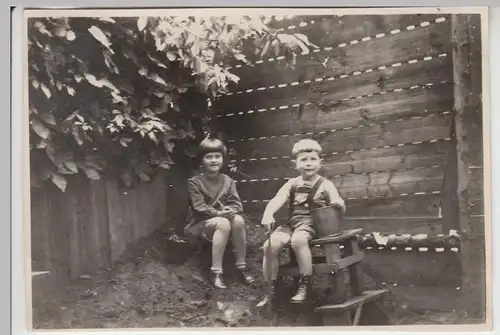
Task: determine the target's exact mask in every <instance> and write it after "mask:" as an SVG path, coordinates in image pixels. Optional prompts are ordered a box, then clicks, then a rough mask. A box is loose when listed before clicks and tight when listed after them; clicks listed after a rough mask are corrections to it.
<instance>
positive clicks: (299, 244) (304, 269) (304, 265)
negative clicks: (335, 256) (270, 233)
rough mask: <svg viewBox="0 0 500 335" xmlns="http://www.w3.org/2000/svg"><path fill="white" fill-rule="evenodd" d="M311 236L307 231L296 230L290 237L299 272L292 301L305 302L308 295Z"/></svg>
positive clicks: (310, 275)
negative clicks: (298, 279) (297, 285)
mask: <svg viewBox="0 0 500 335" xmlns="http://www.w3.org/2000/svg"><path fill="white" fill-rule="evenodd" d="M311 237H312V236H311V234H310V233H309V232H308V231H304V230H297V231H295V232H294V233H293V235H292V238H291V244H292V249H293V252H294V253H295V256H296V257H297V263H298V265H299V270H300V274H301V278H300V282H299V287H298V289H297V293H296V294H295V295H294V296H293V297H292V299H291V300H292V302H298V303H301V302H305V301H306V300H308V296H309V295H310V289H311V277H312V270H313V265H312V254H311V248H310V247H309V241H310V239H311Z"/></svg>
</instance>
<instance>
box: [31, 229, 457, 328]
mask: <svg viewBox="0 0 500 335" xmlns="http://www.w3.org/2000/svg"><path fill="white" fill-rule="evenodd" d="M259 238H260V237H259V236H257V235H256V236H251V237H250V239H253V242H254V243H253V244H252V245H253V247H250V248H249V255H248V259H249V268H250V270H251V272H252V273H253V275H254V276H255V277H256V278H257V282H256V283H255V285H253V286H251V287H248V286H245V285H243V284H241V283H239V282H237V281H236V280H235V278H234V275H233V271H232V268H231V263H232V257H231V250H230V248H228V253H227V256H226V263H227V265H226V269H227V270H226V278H227V280H226V282H227V284H228V286H229V288H228V289H226V290H215V289H214V288H212V287H211V286H210V284H209V283H208V281H207V270H208V264H209V261H208V259H207V257H206V256H207V252H206V250H202V253H201V255H200V253H199V252H198V253H197V250H196V249H195V248H193V246H192V245H191V244H189V243H178V242H175V241H171V240H169V239H168V238H167V236H166V235H165V233H162V232H159V233H157V234H155V235H154V236H151V237H148V238H147V239H144V240H143V241H140V243H139V244H138V245H137V246H135V247H133V248H131V249H130V250H129V251H128V252H127V253H126V254H125V255H124V256H123V257H122V259H121V261H119V262H118V263H116V264H115V265H114V266H113V267H112V268H111V269H107V270H103V271H101V272H100V273H98V274H95V275H92V276H82V277H81V279H79V280H77V281H75V283H74V284H72V285H71V286H70V287H68V288H66V289H65V290H64V291H62V292H59V293H58V294H56V295H51V296H48V297H47V299H45V303H43V304H39V305H38V306H34V312H35V313H34V314H35V317H34V320H33V327H34V328H35V329H74V328H87V329H88V328H92V329H96V328H150V327H160V328H164V327H252V326H264V327H265V326H283V327H285V326H319V325H321V320H319V319H318V318H317V317H316V316H314V315H313V314H311V313H308V312H307V311H305V310H304V309H303V308H302V309H297V308H295V309H290V308H289V307H287V305H286V304H284V307H282V308H280V309H279V310H277V311H276V313H273V316H274V319H270V318H269V314H266V313H263V312H262V311H258V310H256V308H255V305H256V304H257V303H258V301H259V299H260V297H261V296H262V294H263V292H264V290H265V286H264V283H263V282H262V278H261V265H260V261H261V257H262V255H261V250H260V249H259V247H260V245H259V243H257V242H258V239H259ZM169 255H170V256H169ZM208 255H209V253H208ZM316 283H317V285H315V289H316V290H318V291H319V293H320V294H321V293H322V292H324V291H325V289H327V288H328V285H327V284H325V283H321V281H320V280H319V279H317V281H316ZM365 285H366V287H367V289H377V288H382V287H384V286H383V285H382V284H380V283H377V282H376V280H375V279H373V278H371V277H369V276H368V275H365ZM289 289H290V290H293V287H290V288H289ZM390 289H391V288H390ZM289 292H291V291H289ZM391 292H392V294H390V295H389V297H388V298H387V299H386V300H385V301H384V303H383V305H384V308H385V311H386V313H387V314H388V315H389V318H390V321H391V323H392V324H405V325H410V324H456V323H463V322H464V320H463V319H462V318H460V316H459V315H458V313H457V312H456V311H454V310H453V308H454V307H455V306H456V301H455V300H454V299H453V296H452V294H453V292H451V291H450V292H444V291H443V290H442V289H438V290H436V289H433V288H432V287H429V288H418V289H416V288H409V287H408V288H405V287H398V288H397V289H394V290H391ZM450 294H451V295H450ZM429 299H433V301H434V302H436V301H440V304H441V306H439V308H436V309H433V308H432V305H431V306H430V307H427V306H429V304H428V303H427V302H428V300H429ZM441 300H443V301H441ZM426 303H427V305H426ZM436 303H437V302H436Z"/></svg>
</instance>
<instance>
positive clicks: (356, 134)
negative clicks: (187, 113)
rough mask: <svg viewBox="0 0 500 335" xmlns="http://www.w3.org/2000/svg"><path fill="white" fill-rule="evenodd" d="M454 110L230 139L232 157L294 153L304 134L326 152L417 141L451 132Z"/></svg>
mask: <svg viewBox="0 0 500 335" xmlns="http://www.w3.org/2000/svg"><path fill="white" fill-rule="evenodd" d="M451 120H452V118H451V114H447V115H431V116H427V117H424V118H421V119H415V120H405V121H403V122H398V123H397V124H396V123H394V124H383V125H376V126H373V127H363V128H353V129H351V130H346V131H342V132H334V133H329V134H313V135H309V136H288V137H279V138H272V139H264V140H255V141H244V142H234V143H230V144H229V145H228V146H229V147H230V149H231V153H234V156H232V159H236V160H238V159H241V158H260V157H273V156H279V155H290V153H291V151H292V147H293V145H294V143H296V141H298V140H299V139H301V138H312V139H315V140H317V141H318V142H319V143H321V145H322V146H323V150H324V152H325V154H326V155H327V156H328V153H332V152H345V151H350V150H361V149H370V148H376V147H382V146H387V145H397V144H403V143H411V142H417V141H428V140H434V139H438V138H445V137H448V136H450V125H451Z"/></svg>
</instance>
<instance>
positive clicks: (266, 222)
mask: <svg viewBox="0 0 500 335" xmlns="http://www.w3.org/2000/svg"><path fill="white" fill-rule="evenodd" d="M275 222H276V221H275V220H274V217H273V216H269V217H263V218H262V221H261V224H262V225H263V226H264V228H266V230H267V231H270V230H271V229H272V228H273V225H274V223H275Z"/></svg>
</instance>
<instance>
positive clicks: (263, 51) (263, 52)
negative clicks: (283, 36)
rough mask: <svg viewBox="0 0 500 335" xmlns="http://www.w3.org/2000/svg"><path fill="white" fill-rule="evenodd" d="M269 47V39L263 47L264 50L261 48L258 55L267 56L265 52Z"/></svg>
mask: <svg viewBox="0 0 500 335" xmlns="http://www.w3.org/2000/svg"><path fill="white" fill-rule="evenodd" d="M270 46H271V39H268V40H267V42H266V44H265V45H264V48H262V51H261V53H260V57H264V56H265V55H267V52H268V51H269V47H270Z"/></svg>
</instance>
